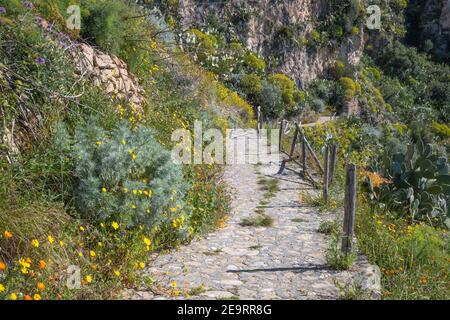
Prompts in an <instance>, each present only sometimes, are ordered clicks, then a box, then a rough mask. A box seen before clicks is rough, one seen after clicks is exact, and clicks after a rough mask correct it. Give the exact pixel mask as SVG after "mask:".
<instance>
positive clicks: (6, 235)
mask: <svg viewBox="0 0 450 320" xmlns="http://www.w3.org/2000/svg"><path fill="white" fill-rule="evenodd" d="M3 235H4V236H5V238H6V239H9V238H12V237H13V233H12V232H11V231H8V230H6V231H5V232H4V233H3Z"/></svg>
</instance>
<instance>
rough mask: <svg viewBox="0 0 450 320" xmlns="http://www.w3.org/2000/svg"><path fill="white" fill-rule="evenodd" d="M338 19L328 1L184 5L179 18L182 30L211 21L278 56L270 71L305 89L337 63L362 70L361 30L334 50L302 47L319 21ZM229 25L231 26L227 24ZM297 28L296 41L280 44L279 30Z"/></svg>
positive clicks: (191, 1) (186, 0)
mask: <svg viewBox="0 0 450 320" xmlns="http://www.w3.org/2000/svg"><path fill="white" fill-rule="evenodd" d="M333 13H335V12H333V9H332V8H331V5H329V3H328V1H326V0H279V1H273V0H260V1H252V0H230V1H226V2H224V1H219V2H218V1H214V0H210V1H202V2H197V1H195V0H181V1H180V8H179V14H180V16H181V18H182V26H183V29H187V28H191V27H194V26H196V27H198V26H204V25H206V24H207V22H208V21H210V20H211V17H215V19H216V21H220V23H223V24H228V25H227V32H229V33H230V34H232V35H234V36H236V37H238V38H240V40H241V41H243V42H244V43H245V45H246V46H247V48H248V49H250V50H252V51H254V52H256V53H258V54H261V55H262V56H264V57H265V58H269V57H270V55H272V54H273V53H274V52H276V53H277V54H278V57H277V58H278V65H277V66H276V67H275V68H274V69H273V70H271V71H273V72H282V73H285V74H287V75H289V76H290V77H291V78H293V79H294V80H295V81H296V83H297V84H298V85H300V86H306V85H308V84H309V83H310V82H311V81H313V80H314V79H316V78H317V77H318V76H320V75H322V74H323V73H324V72H325V71H326V69H327V68H328V67H330V66H331V65H333V64H334V62H335V60H336V59H339V60H342V61H344V62H348V63H350V64H353V65H354V64H357V63H358V62H359V60H360V58H361V56H362V52H363V48H364V32H363V28H362V26H361V25H359V26H358V27H359V28H358V32H357V34H354V35H351V36H343V37H340V39H339V40H338V41H336V43H334V44H330V43H329V44H326V45H324V46H320V47H319V48H311V47H310V46H306V45H301V44H300V45H299V43H298V39H299V38H305V37H307V36H308V34H309V33H310V32H311V31H312V30H315V29H316V27H317V22H318V20H321V21H323V20H326V19H327V18H329V17H330V16H331V15H332V14H333ZM227 21H228V22H227ZM292 27H294V28H297V29H296V30H297V33H296V35H295V38H293V39H291V40H292V41H285V40H282V39H280V30H283V29H284V30H287V29H289V28H292Z"/></svg>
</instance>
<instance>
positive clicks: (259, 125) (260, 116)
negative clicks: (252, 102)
mask: <svg viewBox="0 0 450 320" xmlns="http://www.w3.org/2000/svg"><path fill="white" fill-rule="evenodd" d="M257 118H258V128H257V131H258V137H259V135H260V134H261V129H262V122H263V116H262V112H261V106H259V107H258V115H257Z"/></svg>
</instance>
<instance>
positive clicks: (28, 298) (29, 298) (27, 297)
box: [23, 294, 33, 300]
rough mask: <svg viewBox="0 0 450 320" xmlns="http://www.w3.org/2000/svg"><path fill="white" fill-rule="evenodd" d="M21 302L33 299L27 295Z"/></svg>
mask: <svg viewBox="0 0 450 320" xmlns="http://www.w3.org/2000/svg"><path fill="white" fill-rule="evenodd" d="M23 300H33V298H32V297H31V296H29V295H28V294H27V295H26V296H25V297H23Z"/></svg>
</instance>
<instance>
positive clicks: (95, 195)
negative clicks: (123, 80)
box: [73, 123, 187, 228]
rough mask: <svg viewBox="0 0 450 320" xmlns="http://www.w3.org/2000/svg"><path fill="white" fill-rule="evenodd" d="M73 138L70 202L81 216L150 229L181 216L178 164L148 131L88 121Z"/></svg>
mask: <svg viewBox="0 0 450 320" xmlns="http://www.w3.org/2000/svg"><path fill="white" fill-rule="evenodd" d="M75 140H76V144H75V146H74V154H73V156H74V161H75V170H74V174H75V176H76V178H77V182H76V185H75V205H76V208H77V210H78V211H79V212H80V213H81V215H82V217H83V218H86V219H87V220H89V221H107V220H111V219H114V220H116V221H120V222H122V223H124V224H126V225H127V226H129V227H135V226H137V225H145V226H146V227H149V228H151V227H157V226H159V225H160V224H161V223H162V222H167V223H171V219H175V218H176V219H178V218H179V217H185V214H186V213H187V212H185V210H186V208H185V205H184V193H185V191H186V187H187V186H186V184H185V183H183V175H182V172H181V168H180V167H179V166H176V165H174V164H173V163H172V160H171V154H170V152H169V151H166V150H164V149H163V148H162V147H161V145H160V144H159V143H157V142H156V141H155V139H154V133H153V131H152V130H151V129H147V128H145V127H137V128H130V127H129V125H128V124H127V123H121V124H119V125H118V126H117V128H115V129H113V130H112V131H106V130H104V129H102V128H100V127H98V126H97V125H96V124H95V123H91V124H89V125H87V126H85V127H83V128H79V129H78V130H77V132H76V134H75ZM182 219H183V223H181V227H182V226H184V225H185V224H184V219H185V218H182Z"/></svg>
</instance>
